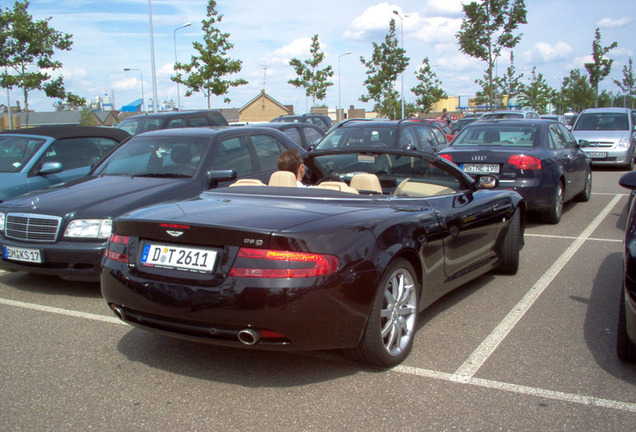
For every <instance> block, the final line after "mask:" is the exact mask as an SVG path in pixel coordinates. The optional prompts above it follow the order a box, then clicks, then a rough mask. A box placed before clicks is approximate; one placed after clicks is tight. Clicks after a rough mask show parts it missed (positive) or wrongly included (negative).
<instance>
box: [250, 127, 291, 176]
mask: <svg viewBox="0 0 636 432" xmlns="http://www.w3.org/2000/svg"><path fill="white" fill-rule="evenodd" d="M250 141H251V142H252V145H253V146H254V149H255V150H256V157H257V158H258V164H259V166H260V170H261V171H271V170H276V169H277V167H276V160H277V159H278V156H279V155H280V154H281V153H282V152H283V151H284V150H286V147H285V146H284V145H282V144H281V143H280V142H278V140H277V139H276V138H274V137H273V136H271V135H251V136H250Z"/></svg>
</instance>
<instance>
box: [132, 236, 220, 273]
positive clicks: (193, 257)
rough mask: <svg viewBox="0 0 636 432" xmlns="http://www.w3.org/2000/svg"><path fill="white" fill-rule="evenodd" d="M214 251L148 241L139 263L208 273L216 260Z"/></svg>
mask: <svg viewBox="0 0 636 432" xmlns="http://www.w3.org/2000/svg"><path fill="white" fill-rule="evenodd" d="M216 253H217V252H216V251H214V250H210V249H200V248H190V247H182V246H168V245H160V244H153V243H148V244H146V245H145V246H144V249H143V252H142V254H141V265H144V266H148V267H160V268H166V269H174V270H182V271H190V272H197V273H210V272H211V271H212V268H213V267H214V263H215V261H216Z"/></svg>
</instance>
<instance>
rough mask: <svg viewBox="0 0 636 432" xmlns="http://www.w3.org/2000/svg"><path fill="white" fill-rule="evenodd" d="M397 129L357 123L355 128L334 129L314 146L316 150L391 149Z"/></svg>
mask: <svg viewBox="0 0 636 432" xmlns="http://www.w3.org/2000/svg"><path fill="white" fill-rule="evenodd" d="M396 132H397V128H396V127H395V126H392V127H382V126H377V125H376V126H369V125H366V124H362V123H358V124H357V125H356V126H353V127H352V126H349V127H340V128H338V129H334V130H333V131H332V132H331V133H329V135H327V136H326V137H324V138H323V139H322V141H320V143H319V144H318V145H317V146H316V149H317V150H328V149H334V148H373V147H381V148H392V147H395V146H394V145H393V143H394V141H395V133H396Z"/></svg>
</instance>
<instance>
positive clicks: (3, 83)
mask: <svg viewBox="0 0 636 432" xmlns="http://www.w3.org/2000/svg"><path fill="white" fill-rule="evenodd" d="M28 7H29V2H28V1H26V0H25V1H16V2H15V4H14V5H13V10H10V9H9V8H7V9H3V10H2V11H1V12H0V70H2V72H0V87H2V88H6V89H12V88H13V87H18V88H21V89H22V95H23V97H24V109H25V111H26V118H25V123H26V125H27V126H28V125H29V92H31V91H33V90H44V93H45V94H46V96H48V97H51V98H60V99H63V98H64V96H65V91H64V82H63V81H64V78H63V77H62V76H59V77H57V78H55V79H53V78H52V77H51V75H50V74H49V72H51V71H54V70H56V69H59V68H61V67H62V63H61V62H59V61H56V60H54V59H53V55H54V54H55V51H56V50H64V51H70V49H71V45H72V44H73V42H72V41H71V38H72V36H71V35H69V34H64V33H61V32H58V31H57V30H55V29H53V28H52V27H49V21H50V20H51V18H47V19H45V20H40V21H34V20H33V17H32V16H31V15H30V14H29V13H28V12H27V9H28ZM32 65H35V66H37V69H38V70H37V71H36V72H32V71H29V67H30V66H32ZM9 71H10V72H9Z"/></svg>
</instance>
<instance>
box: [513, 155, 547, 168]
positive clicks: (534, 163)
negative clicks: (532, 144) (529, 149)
mask: <svg viewBox="0 0 636 432" xmlns="http://www.w3.org/2000/svg"><path fill="white" fill-rule="evenodd" d="M508 163H509V164H510V165H514V166H516V167H517V168H519V169H521V170H540V169H541V161H540V160H539V159H537V158H536V157H533V156H528V155H523V154H520V155H514V156H510V158H509V159H508Z"/></svg>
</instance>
